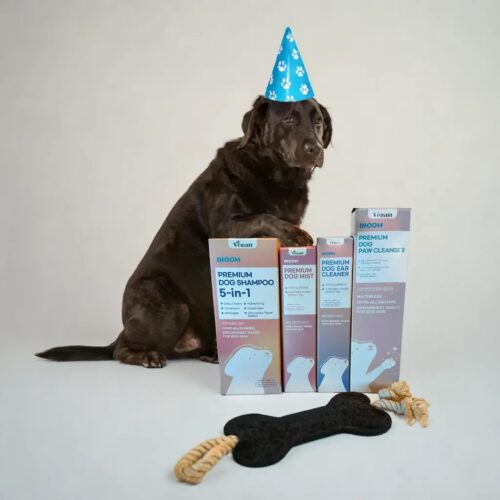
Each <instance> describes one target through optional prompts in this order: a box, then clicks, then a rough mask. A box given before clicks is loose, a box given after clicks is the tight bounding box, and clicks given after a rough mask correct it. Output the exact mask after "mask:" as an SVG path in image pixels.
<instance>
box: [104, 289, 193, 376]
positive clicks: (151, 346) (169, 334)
mask: <svg viewBox="0 0 500 500" xmlns="http://www.w3.org/2000/svg"><path fill="white" fill-rule="evenodd" d="M188 321H189V307H188V305H187V304H186V303H184V302H183V301H182V300H180V297H179V293H178V291H177V290H176V289H175V288H174V287H173V286H172V285H171V284H170V283H169V281H168V280H167V279H151V280H141V281H139V282H137V283H135V284H134V285H132V286H131V287H129V288H128V289H127V290H126V292H125V297H124V305H123V323H124V327H125V328H124V331H123V332H122V333H121V335H120V336H119V337H118V340H117V345H116V347H115V350H114V352H113V357H114V358H115V359H117V360H118V361H121V362H122V363H128V364H132V365H141V366H145V367H146V368H162V367H163V366H165V364H166V362H167V357H168V356H169V354H171V353H172V352H173V350H174V347H175V345H176V343H177V341H178V340H179V338H180V337H181V335H182V334H183V332H184V331H185V329H186V326H187V324H188Z"/></svg>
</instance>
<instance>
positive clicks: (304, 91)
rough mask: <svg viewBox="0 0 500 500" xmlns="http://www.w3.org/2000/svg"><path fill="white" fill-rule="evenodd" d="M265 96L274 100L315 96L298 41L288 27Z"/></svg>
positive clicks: (286, 100)
mask: <svg viewBox="0 0 500 500" xmlns="http://www.w3.org/2000/svg"><path fill="white" fill-rule="evenodd" d="M265 96H266V97H267V98H268V99H272V100H273V101H280V102H290V101H304V100H306V99H310V98H311V97H314V91H313V89H312V86H311V82H310V81H309V76H308V74H307V71H306V67H305V64H304V61H303V59H302V56H301V54H300V51H299V48H298V47H297V42H296V40H295V37H294V36H293V34H292V30H291V29H290V28H286V30H285V34H284V35H283V39H282V42H281V45H280V47H279V50H278V55H277V57H276V61H275V63H274V67H273V71H272V75H271V78H270V79H269V82H268V85H267V88H266V92H265Z"/></svg>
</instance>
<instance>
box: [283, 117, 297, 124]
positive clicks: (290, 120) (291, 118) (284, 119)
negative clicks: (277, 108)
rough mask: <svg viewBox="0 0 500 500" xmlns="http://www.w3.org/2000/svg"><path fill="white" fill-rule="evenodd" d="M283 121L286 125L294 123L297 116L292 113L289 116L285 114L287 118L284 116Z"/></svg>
mask: <svg viewBox="0 0 500 500" xmlns="http://www.w3.org/2000/svg"><path fill="white" fill-rule="evenodd" d="M283 123H284V124H285V125H294V124H295V118H294V117H293V116H291V115H288V116H285V118H283Z"/></svg>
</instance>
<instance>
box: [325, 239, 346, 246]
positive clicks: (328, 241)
mask: <svg viewBox="0 0 500 500" xmlns="http://www.w3.org/2000/svg"><path fill="white" fill-rule="evenodd" d="M326 244H327V245H343V244H344V238H327V239H326Z"/></svg>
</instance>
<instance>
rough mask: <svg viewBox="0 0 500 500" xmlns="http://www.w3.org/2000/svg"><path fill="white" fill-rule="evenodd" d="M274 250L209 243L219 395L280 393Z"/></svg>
mask: <svg viewBox="0 0 500 500" xmlns="http://www.w3.org/2000/svg"><path fill="white" fill-rule="evenodd" d="M279 246H280V243H279V240H277V239H276V238H228V239H222V238H221V239H219V238H216V239H210V240H209V250H210V268H211V275H212V293H213V299H214V313H215V328H216V336H217V350H218V354H219V367H220V375H221V393H222V394H273V393H279V392H281V348H280V347H281V346H280V343H281V339H280V302H279V263H278V253H279Z"/></svg>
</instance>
